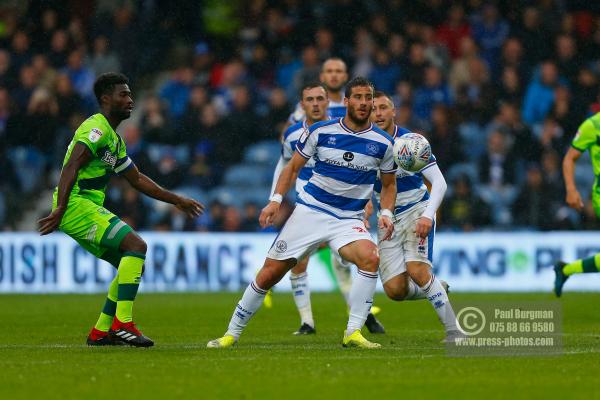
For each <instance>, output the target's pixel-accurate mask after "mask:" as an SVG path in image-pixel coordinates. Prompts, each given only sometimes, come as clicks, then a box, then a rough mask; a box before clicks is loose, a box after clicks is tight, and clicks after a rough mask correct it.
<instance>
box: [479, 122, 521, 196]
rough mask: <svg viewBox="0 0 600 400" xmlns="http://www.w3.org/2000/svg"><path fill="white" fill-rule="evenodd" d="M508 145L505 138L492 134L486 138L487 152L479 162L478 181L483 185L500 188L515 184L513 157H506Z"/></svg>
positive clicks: (498, 133)
mask: <svg viewBox="0 0 600 400" xmlns="http://www.w3.org/2000/svg"><path fill="white" fill-rule="evenodd" d="M508 152H509V144H508V142H507V138H506V136H505V135H504V134H503V133H502V132H500V131H495V132H492V133H491V134H490V135H489V136H488V147H487V152H486V153H485V154H484V155H483V157H482V158H481V160H480V161H479V180H480V182H481V183H483V184H485V185H489V186H491V187H495V188H501V187H503V186H504V185H507V184H508V185H512V184H514V183H515V182H516V165H515V159H514V158H513V157H508Z"/></svg>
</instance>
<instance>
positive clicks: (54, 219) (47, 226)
mask: <svg viewBox="0 0 600 400" xmlns="http://www.w3.org/2000/svg"><path fill="white" fill-rule="evenodd" d="M64 214H65V212H64V211H63V210H62V209H59V208H55V209H54V210H52V212H51V213H50V215H48V216H47V217H46V218H42V219H40V220H39V221H38V226H39V228H38V231H39V232H40V235H42V236H43V235H47V234H49V233H52V232H54V231H55V230H56V229H57V228H58V227H59V225H60V221H61V220H62V217H63V215H64Z"/></svg>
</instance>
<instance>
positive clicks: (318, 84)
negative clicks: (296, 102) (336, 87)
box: [298, 82, 328, 100]
mask: <svg viewBox="0 0 600 400" xmlns="http://www.w3.org/2000/svg"><path fill="white" fill-rule="evenodd" d="M317 87H320V88H323V90H324V91H325V93H328V92H327V88H326V87H325V85H324V84H322V83H321V82H309V83H305V84H304V85H302V88H300V92H299V93H298V94H299V95H300V100H302V99H303V98H304V91H305V90H307V89H313V88H317Z"/></svg>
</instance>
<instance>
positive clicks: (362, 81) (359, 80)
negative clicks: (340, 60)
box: [344, 76, 375, 98]
mask: <svg viewBox="0 0 600 400" xmlns="http://www.w3.org/2000/svg"><path fill="white" fill-rule="evenodd" d="M358 86H369V87H370V88H371V90H372V91H375V86H373V84H372V83H371V81H370V80H368V79H367V78H363V77H362V76H357V77H356V78H352V79H351V80H350V81H349V82H348V83H347V84H346V91H345V92H344V96H345V97H346V98H350V96H351V95H352V89H353V88H355V87H358Z"/></svg>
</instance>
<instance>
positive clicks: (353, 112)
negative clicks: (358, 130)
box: [348, 107, 371, 125]
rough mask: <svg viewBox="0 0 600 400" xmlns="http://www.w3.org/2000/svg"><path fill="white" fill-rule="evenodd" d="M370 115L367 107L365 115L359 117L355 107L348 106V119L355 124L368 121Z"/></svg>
mask: <svg viewBox="0 0 600 400" xmlns="http://www.w3.org/2000/svg"><path fill="white" fill-rule="evenodd" d="M370 117H371V111H369V110H368V109H367V114H366V115H365V117H364V118H361V117H359V116H358V115H357V113H356V109H354V108H352V107H348V118H350V120H351V121H352V122H354V123H355V124H356V125H362V124H364V123H366V122H369V118H370Z"/></svg>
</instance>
